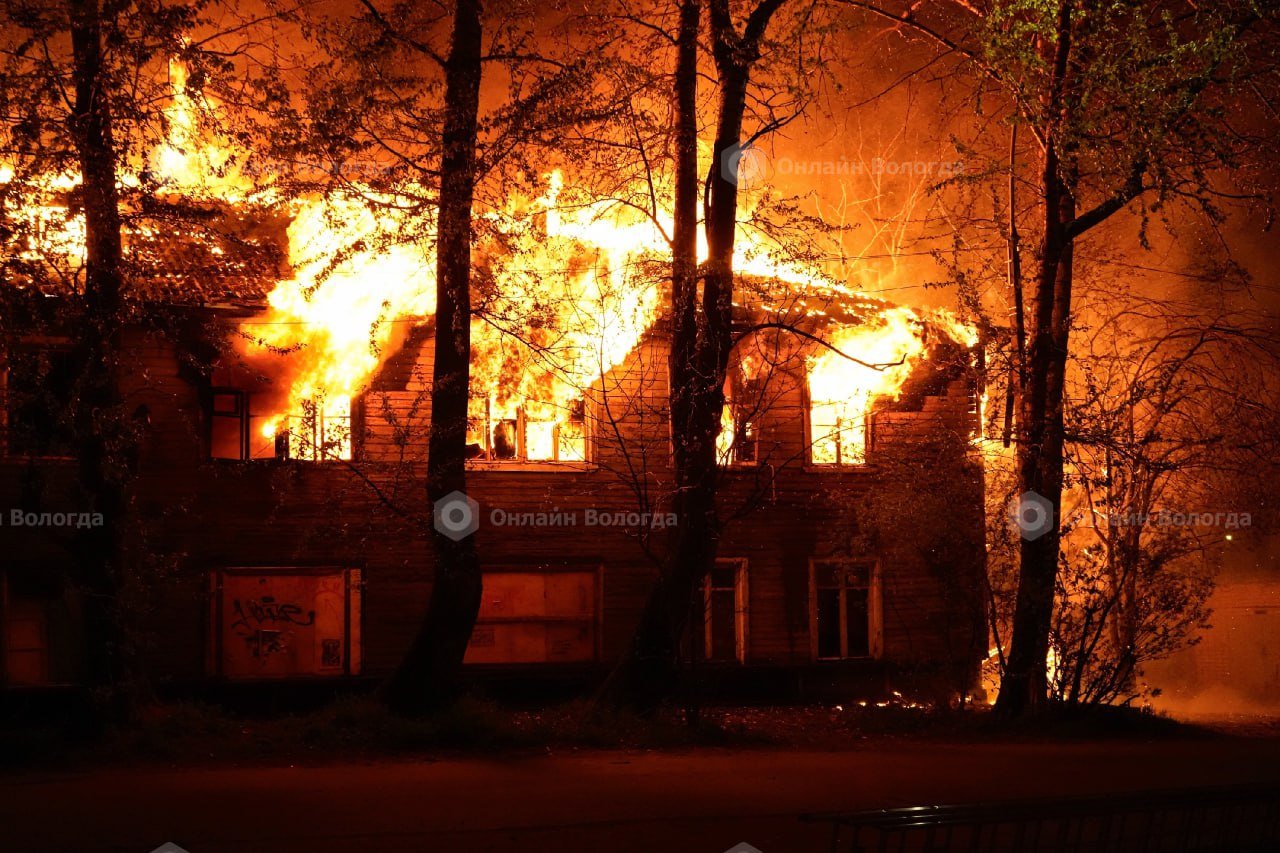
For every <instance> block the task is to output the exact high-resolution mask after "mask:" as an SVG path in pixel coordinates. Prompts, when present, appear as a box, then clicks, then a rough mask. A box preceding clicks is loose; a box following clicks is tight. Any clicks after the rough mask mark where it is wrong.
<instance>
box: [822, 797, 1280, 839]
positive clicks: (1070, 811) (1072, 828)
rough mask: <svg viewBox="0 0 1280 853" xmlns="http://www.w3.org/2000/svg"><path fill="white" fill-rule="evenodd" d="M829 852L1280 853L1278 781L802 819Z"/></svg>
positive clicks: (827, 815)
mask: <svg viewBox="0 0 1280 853" xmlns="http://www.w3.org/2000/svg"><path fill="white" fill-rule="evenodd" d="M805 820H808V821H815V822H820V823H829V824H830V825H831V847H830V849H831V851H832V853H872V851H880V852H881V853H953V852H954V853H1278V851H1280V785H1262V786H1259V785H1251V786H1227V787H1217V788H1195V789H1183V790H1177V791H1155V792H1146V793H1141V794H1106V795H1097V796H1087V797H1068V798H1060V799H1051V800H1050V799H1046V800H1020V801H1011V802H1002V803H994V802H993V803H979V804H967V805H935V806H915V807H909V808H893V809H877V810H871V811H861V812H851V813H847V814H815V815H806V816H805Z"/></svg>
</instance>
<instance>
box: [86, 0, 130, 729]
mask: <svg viewBox="0 0 1280 853" xmlns="http://www.w3.org/2000/svg"><path fill="white" fill-rule="evenodd" d="M102 27H103V20H102V10H101V8H100V6H99V3H98V2H97V0H74V2H72V3H71V42H72V51H73V70H72V73H73V75H74V85H75V107H74V114H73V116H72V132H73V135H74V139H75V144H76V150H77V154H78V158H79V166H80V174H81V179H82V183H81V193H82V199H83V205H84V219H85V250H86V251H85V286H84V303H83V311H84V313H83V316H82V318H81V328H80V330H79V340H78V341H77V343H76V350H75V357H76V364H77V375H78V381H79V385H78V388H77V390H78V399H77V400H76V401H75V409H74V416H73V421H74V423H73V426H74V433H75V440H76V446H77V453H78V457H79V458H78V472H79V481H80V486H81V488H82V489H83V490H84V492H85V495H86V497H87V499H88V500H89V501H90V502H91V503H92V505H93V509H94V511H95V512H99V513H101V514H102V518H103V522H104V523H103V524H102V525H101V526H99V527H94V528H90V529H89V530H88V531H87V532H85V533H84V534H83V535H82V536H81V537H79V541H78V542H77V547H78V548H79V552H80V560H79V562H80V568H81V573H82V577H81V581H82V583H83V585H84V587H85V592H86V593H87V600H86V602H85V611H86V613H85V621H86V630H87V637H88V661H87V664H88V667H87V668H88V672H87V675H88V680H89V683H90V684H92V685H93V686H95V687H99V688H108V696H109V703H110V707H109V708H108V709H107V710H108V713H109V714H110V715H111V716H112V717H115V718H120V717H125V716H128V715H129V713H130V712H131V710H132V696H131V695H130V694H131V691H130V689H129V688H130V684H129V682H131V681H132V679H133V677H134V675H136V673H134V672H133V671H132V670H133V667H132V666H131V665H130V663H129V657H130V655H129V648H128V642H127V638H126V631H125V625H124V617H123V615H122V613H121V610H120V605H121V601H120V593H121V590H122V587H123V586H124V584H125V582H126V576H127V572H128V571H129V566H127V565H126V561H127V556H126V554H125V542H126V538H127V536H126V532H125V526H126V524H127V519H126V514H127V509H128V488H129V481H130V478H131V476H132V473H133V468H134V461H135V458H136V455H135V454H134V452H133V450H132V447H131V435H130V433H129V430H128V427H127V424H126V423H125V422H124V419H123V417H122V413H121V411H120V410H121V406H122V400H121V394H120V388H119V379H118V363H119V358H120V345H121V329H122V326H123V322H124V300H123V293H122V290H123V284H122V280H121V267H122V238H121V222H120V208H119V198H118V196H117V192H116V150H115V140H114V138H113V135H112V115H111V104H110V101H109V99H108V93H109V90H110V84H109V81H108V79H107V72H106V69H105V68H104V62H103V48H102V42H103V32H102Z"/></svg>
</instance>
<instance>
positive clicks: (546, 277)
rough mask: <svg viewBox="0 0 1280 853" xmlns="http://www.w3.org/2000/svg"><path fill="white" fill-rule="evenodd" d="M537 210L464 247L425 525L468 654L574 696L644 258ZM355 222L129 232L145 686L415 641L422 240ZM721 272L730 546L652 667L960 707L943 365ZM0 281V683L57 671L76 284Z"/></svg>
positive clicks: (650, 278)
mask: <svg viewBox="0 0 1280 853" xmlns="http://www.w3.org/2000/svg"><path fill="white" fill-rule="evenodd" d="M556 192H557V188H556V182H555V181H553V182H552V185H551V188H550V190H549V191H548V195H547V197H546V198H544V199H540V200H538V201H537V202H535V203H533V204H532V205H531V210H532V212H531V213H529V214H528V215H526V216H523V217H513V218H512V220H511V221H510V222H508V223H503V224H501V225H495V226H494V231H495V232H496V233H497V234H498V237H497V238H495V239H494V240H493V243H494V245H495V246H499V247H500V249H499V248H494V247H484V246H482V247H480V248H478V249H477V256H478V259H479V263H478V265H477V270H478V272H477V281H476V285H475V286H476V290H477V300H476V301H477V305H478V306H479V308H478V310H477V314H476V317H475V320H474V324H473V341H474V343H473V354H472V379H471V383H472V385H471V400H472V405H471V411H470V417H469V421H468V431H469V455H470V457H471V458H470V460H469V462H468V468H469V470H468V476H467V480H468V487H467V495H466V496H464V497H462V498H460V499H459V500H462V501H463V502H464V503H462V504H460V505H459V511H460V515H459V518H458V519H457V531H458V533H459V534H460V535H473V534H474V535H476V536H477V537H478V538H477V542H478V547H479V549H480V554H481V557H482V560H483V566H484V597H483V603H482V606H481V611H480V617H479V623H478V624H477V626H476V629H475V631H474V634H473V636H472V639H471V644H470V647H469V651H468V654H467V661H468V663H469V664H470V665H471V669H472V671H473V672H475V673H488V672H495V673H514V674H518V675H522V676H526V677H528V678H529V679H530V680H532V681H539V680H543V679H552V678H559V677H574V678H577V677H583V678H589V677H591V676H592V675H598V674H599V673H600V672H601V671H602V670H604V669H605V668H607V667H608V666H609V665H610V664H611V663H612V662H613V661H615V660H616V659H617V658H618V656H619V655H620V654H621V653H622V651H623V650H624V649H625V647H626V643H627V640H628V638H629V637H630V635H631V633H632V631H633V630H634V627H635V623H636V620H637V617H638V614H639V610H640V608H641V607H642V605H643V602H644V599H645V596H646V595H647V593H648V591H649V589H650V587H651V585H652V583H653V580H654V578H655V573H656V571H657V562H656V561H655V555H657V554H660V552H661V550H662V547H663V544H664V537H665V535H666V527H667V525H668V524H669V523H670V519H669V510H670V498H671V489H672V474H671V462H670V456H671V442H672V435H671V428H670V425H669V419H668V416H667V412H666V406H667V399H668V387H667V381H668V380H667V377H668V370H667V358H668V350H669V333H668V330H667V328H666V326H665V323H664V319H663V314H664V310H663V306H664V301H665V299H666V293H665V291H664V285H663V274H662V264H661V257H662V254H661V252H660V251H659V250H660V240H661V235H660V234H659V233H658V232H657V231H656V229H655V228H654V227H653V226H652V224H650V223H646V222H644V221H640V220H628V219H626V218H625V217H620V216H619V215H618V214H617V212H616V211H614V210H612V209H611V208H609V207H608V205H605V204H600V205H595V206H588V207H585V208H584V207H575V208H573V209H572V211H571V212H570V211H567V210H561V209H558V208H557V206H556V204H555V193H556ZM377 210H378V208H377V207H376V206H373V207H370V206H368V205H363V204H361V203H360V200H359V199H356V198H349V197H327V198H314V199H309V200H303V201H301V202H295V203H293V204H291V205H289V206H288V207H287V214H285V215H284V216H283V218H281V219H279V220H273V219H272V218H271V217H269V216H267V217H264V216H256V217H253V216H247V215H245V214H243V213H236V212H234V211H232V210H230V209H227V208H221V209H206V210H204V211H203V213H201V215H200V216H197V217H196V221H197V222H198V223H199V226H198V228H194V230H193V226H192V225H191V224H190V222H191V213H192V211H191V210H189V209H188V210H186V211H185V213H184V215H185V217H186V218H185V219H184V220H183V221H184V223H185V224H183V225H182V227H181V229H179V228H178V227H177V226H176V225H173V224H172V223H170V224H169V225H165V224H164V223H165V222H166V218H165V216H163V215H161V214H163V212H164V211H163V209H159V208H152V209H150V210H149V215H150V216H151V219H150V221H151V222H152V223H153V224H151V225H148V226H146V227H142V226H135V227H134V229H133V230H132V232H131V235H130V241H129V243H130V245H129V247H128V259H129V264H128V286H129V296H130V299H131V301H132V304H133V305H134V306H135V307H136V311H135V312H134V313H135V314H136V322H133V323H132V324H131V325H130V327H129V330H128V332H127V333H126V336H125V337H126V341H125V345H124V351H125V352H126V353H127V357H126V358H125V359H124V362H123V363H122V364H121V365H120V366H119V368H120V376H121V381H122V391H123V393H124V396H125V398H126V399H127V401H128V403H129V406H130V407H134V411H135V414H136V418H137V423H138V431H139V435H140V440H139V453H138V459H137V460H136V464H137V470H138V476H137V479H136V483H135V485H134V488H133V495H132V513H133V516H134V521H133V523H134V525H135V528H134V529H132V530H131V531H130V533H129V536H130V537H131V540H132V541H134V542H135V543H137V545H138V548H139V550H140V552H141V558H140V563H141V568H140V569H139V573H140V575H141V580H142V583H141V584H140V586H141V588H143V589H144V590H145V594H144V595H142V597H141V600H140V601H139V602H138V603H137V605H136V606H137V607H138V609H139V613H138V622H139V624H141V625H144V626H145V630H144V631H143V632H142V634H141V635H140V636H142V637H143V640H142V642H141V646H140V650H139V653H140V654H141V655H142V656H144V657H145V660H146V661H147V667H148V670H149V671H150V672H151V673H152V674H153V675H154V676H155V677H156V678H157V679H159V680H161V681H168V682H171V683H175V684H188V685H190V684H199V683H206V682H209V681H236V680H265V679H273V680H289V679H311V680H315V679H349V678H358V677H374V676H379V675H382V674H385V673H387V672H388V671H389V670H390V669H391V668H392V667H394V665H395V664H396V663H397V661H398V659H399V658H400V656H401V655H402V653H403V651H404V650H405V648H406V647H407V645H408V643H409V641H410V639H411V637H412V634H413V632H414V630H415V628H416V626H417V624H418V621H419V619H420V617H421V613H422V608H423V606H424V603H425V601H426V598H427V593H428V590H429V588H430V584H431V577H432V568H431V564H430V560H431V556H430V554H431V551H430V548H429V547H428V540H429V535H430V529H431V525H432V523H433V519H432V516H431V514H430V511H429V509H428V508H427V506H426V499H425V488H424V484H423V473H424V464H423V463H424V460H425V457H426V452H427V437H428V431H429V429H430V425H431V411H430V394H429V388H430V377H431V366H432V340H433V320H432V314H433V311H434V282H433V280H432V264H431V262H430V240H429V239H426V238H423V239H409V240H406V239H404V238H403V236H402V235H403V233H404V229H403V228H400V227H399V225H398V223H395V222H388V221H385V220H384V219H383V218H382V214H379V213H377ZM179 231H180V232H181V236H178V234H179ZM752 249H753V247H750V246H749V247H747V248H745V249H744V251H743V255H742V257H741V259H740V264H739V267H740V273H741V286H740V293H739V306H738V313H739V316H740V320H739V325H740V328H739V330H738V331H737V338H736V339H737V344H736V346H735V357H734V364H733V368H732V370H731V372H730V377H729V380H728V381H727V383H726V388H725V392H726V399H727V404H726V407H725V416H724V420H723V429H722V431H721V436H720V452H721V458H722V463H723V475H722V485H721V488H720V493H721V495H720V501H721V505H722V510H721V512H722V515H723V517H724V518H726V519H727V520H728V521H727V525H726V528H725V532H724V535H723V539H722V541H721V543H720V547H719V559H718V560H717V562H716V566H715V569H714V571H713V572H712V573H711V575H710V577H708V578H707V580H706V583H705V584H704V585H703V588H702V590H701V593H700V596H699V600H697V601H693V602H691V603H690V606H691V608H692V613H693V620H692V625H693V627H692V630H691V631H690V632H689V633H690V637H689V638H688V648H687V649H686V658H687V659H688V660H689V661H690V662H691V663H696V664H697V666H698V672H699V673H700V674H701V675H700V677H707V678H710V679H713V680H715V681H716V682H718V683H721V684H723V686H724V687H725V688H726V689H728V688H731V687H734V688H737V689H741V690H745V689H749V688H750V689H754V690H756V692H757V693H762V694H769V695H779V694H780V693H784V692H796V691H800V690H803V691H808V692H813V691H817V690H819V689H823V688H830V687H833V686H838V685H845V686H846V688H847V689H856V690H862V691H866V692H874V691H877V690H880V689H883V688H884V687H885V686H886V684H887V683H896V680H901V679H904V678H907V677H914V676H927V677H929V678H931V679H934V680H935V681H936V680H938V679H941V680H942V681H943V682H945V684H946V685H948V686H949V687H951V688H953V689H962V688H963V687H965V686H967V685H968V684H970V683H971V682H972V678H973V675H974V672H975V670H976V667H977V664H978V661H979V660H980V659H981V658H982V657H983V656H984V654H985V651H986V634H985V630H984V628H983V620H982V613H983V608H982V602H981V595H980V591H981V586H980V578H981V576H982V566H983V561H984V548H983V511H982V472H981V467H980V463H979V462H978V461H977V460H976V458H975V457H974V455H973V454H972V453H971V451H970V447H971V443H972V440H973V438H974V436H975V434H976V432H977V430H978V429H979V419H978V415H977V391H976V388H977V386H976V381H975V367H974V364H973V355H974V352H973V346H974V343H975V341H974V340H973V339H972V336H971V334H970V332H969V331H968V330H967V329H965V328H963V327H962V326H960V325H959V324H957V323H954V322H951V321H949V320H947V318H946V317H945V316H943V315H941V314H927V313H921V312H915V311H911V310H908V309H905V308H899V307H894V306H890V305H886V304H883V303H880V302H877V301H874V300H870V299H868V298H866V297H864V296H861V295H859V294H858V293H856V292H854V291H852V290H850V289H847V288H844V287H842V286H840V285H838V284H836V283H833V282H830V281H829V280H827V279H825V278H823V277H822V276H820V275H818V274H816V273H812V272H810V271H809V270H807V269H806V268H805V267H804V265H803V264H800V263H798V262H796V261H789V260H785V259H779V258H778V257H777V255H776V254H771V253H769V252H766V251H763V250H762V249H761V247H754V249H755V250H756V251H754V252H753V251H752ZM27 289H28V291H29V293H28V295H29V296H30V297H31V298H30V299H29V300H28V302H29V303H30V305H31V307H30V308H29V316H28V317H27V318H26V323H27V325H26V326H25V327H24V326H23V325H22V324H21V323H18V322H16V321H14V318H11V322H10V323H8V324H7V328H6V337H5V340H4V341H3V344H4V350H3V362H2V366H0V376H3V377H4V382H3V385H2V386H0V388H2V389H3V392H2V393H3V400H4V406H3V411H4V420H3V423H2V424H0V450H2V453H0V508H3V512H4V519H3V527H2V528H0V534H3V541H4V543H5V546H4V549H3V557H0V590H2V591H3V597H2V598H0V624H2V625H3V631H2V632H0V642H2V643H3V645H2V647H0V683H3V684H4V685H5V686H6V687H13V688H18V687H28V686H37V685H51V684H71V683H75V682H76V681H77V679H78V677H79V672H80V667H81V662H82V659H83V656H84V655H83V648H82V646H83V642H84V632H83V629H82V627H81V625H80V623H79V620H78V616H77V612H78V609H79V601H78V599H79V595H80V593H79V592H78V589H77V585H76V582H75V577H76V572H75V568H74V566H75V560H76V555H75V541H76V536H75V534H76V528H77V525H80V524H93V523H95V519H94V518H92V516H91V515H90V514H88V513H82V512H81V507H80V506H79V505H78V503H77V496H76V495H77V492H76V489H75V476H76V466H75V462H74V460H73V459H71V458H69V457H70V456H71V455H72V453H73V451H72V448H70V447H69V446H68V445H67V444H66V442H65V441H63V440H62V437H61V432H60V428H59V425H58V423H59V421H58V409H59V406H60V405H61V404H62V403H64V402H65V400H62V399H60V395H61V394H63V393H64V392H65V389H67V388H69V387H70V385H69V384H68V383H67V382H66V376H65V372H66V367H65V362H66V356H67V354H68V352H69V351H70V349H71V347H73V346H74V343H75V342H74V341H73V340H71V339H70V338H69V337H68V336H67V333H66V330H65V328H66V327H65V326H64V325H63V324H62V323H61V322H60V317H63V316H67V313H65V312H74V310H75V294H74V288H72V287H65V288H60V286H59V285H57V284H56V283H54V284H50V283H48V282H45V283H44V284H43V285H41V286H40V287H38V288H33V287H31V286H28V288H27ZM37 293H38V294H39V295H38V297H37V295H36V294H37ZM877 496H881V497H883V498H884V499H883V500H880V501H879V502H878V503H877Z"/></svg>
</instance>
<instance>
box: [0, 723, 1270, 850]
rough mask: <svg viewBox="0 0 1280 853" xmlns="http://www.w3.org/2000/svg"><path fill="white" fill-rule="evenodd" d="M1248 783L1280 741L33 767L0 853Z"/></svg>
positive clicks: (812, 834) (793, 839)
mask: <svg viewBox="0 0 1280 853" xmlns="http://www.w3.org/2000/svg"><path fill="white" fill-rule="evenodd" d="M1245 781H1250V782H1256V781H1280V740H1277V739H1256V740H1253V739H1251V740H1246V739H1220V740H1197V741H1177V742H1168V741H1165V742H1155V743H1130V742H1124V743H1117V742H1109V743H1071V744H1033V743H1015V744H995V745H993V744H962V745H939V744H922V743H918V742H915V743H905V744H887V745H886V744H885V743H883V742H881V743H877V744H875V745H874V746H868V747H867V748H866V749H862V750H852V751H843V752H782V751H764V750H761V751H718V750H699V751H690V752H678V753H623V752H593V753H581V754H565V755H546V756H534V757H515V758H493V759H449V760H443V761H436V762H408V761H405V762H397V761H383V762H378V763H366V764H340V765H325V766H307V767H234V768H213V769H187V768H173V769H169V768H148V769H122V770H92V771H84V772H56V773H55V772H48V773H40V772H31V771H28V772H25V773H22V774H19V775H10V776H0V850H3V851H5V852H6V853H8V851H76V853H90V851H128V853H148V851H151V850H154V849H155V848H156V847H158V846H160V845H162V844H163V843H164V842H173V843H176V844H178V845H180V846H181V847H182V848H184V849H186V850H188V851H190V853H233V851H234V853H256V851H272V853H330V851H467V853H470V852H471V851H476V853H484V851H494V853H497V851H502V853H514V851H521V853H543V851H546V853H551V851H555V852H556V853H565V851H609V853H633V852H634V853H641V851H644V853H654V851H659V852H660V853H686V851H687V853H721V851H725V850H727V849H729V848H731V847H733V846H734V845H735V844H738V843H739V842H744V841H745V842H749V843H750V844H752V845H754V846H755V847H757V848H759V849H760V850H762V851H764V853H784V851H785V852H788V853H789V851H795V853H808V851H819V850H824V849H825V847H824V846H823V844H824V840H825V839H826V831H825V830H824V829H823V828H821V827H819V826H814V825H810V824H806V823H804V822H802V821H800V820H799V816H800V815H802V814H805V813H810V812H822V811H839V810H853V809H862V808H873V807H883V806H897V805H919V804H926V803H931V802H944V801H946V802H972V801H981V800H991V799H1000V798H1019V797H1039V796H1053V795H1058V794H1080V793H1090V792H1093V793H1105V792H1111V791H1133V790H1147V789H1160V788H1172V787H1182V786H1199V785H1212V784H1219V783H1232V782H1245Z"/></svg>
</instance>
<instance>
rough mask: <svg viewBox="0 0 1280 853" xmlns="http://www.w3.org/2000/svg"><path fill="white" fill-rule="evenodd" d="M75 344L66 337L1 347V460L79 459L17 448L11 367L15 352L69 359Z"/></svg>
mask: <svg viewBox="0 0 1280 853" xmlns="http://www.w3.org/2000/svg"><path fill="white" fill-rule="evenodd" d="M73 346H74V341H73V340H72V339H71V338H69V337H65V336H62V335H22V336H18V337H17V338H16V339H13V340H12V342H11V343H10V344H8V345H7V346H0V459H45V460H63V461H66V460H71V459H74V458H75V456H74V455H73V454H70V453H27V452H22V451H20V450H17V449H15V448H14V444H13V433H12V424H11V422H10V404H11V400H10V397H9V393H10V380H9V377H10V372H11V368H10V364H11V362H12V361H13V353H14V351H15V350H28V351H31V352H33V353H36V354H39V353H41V352H59V353H61V354H63V355H69V354H70V353H71V350H72V348H73Z"/></svg>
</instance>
